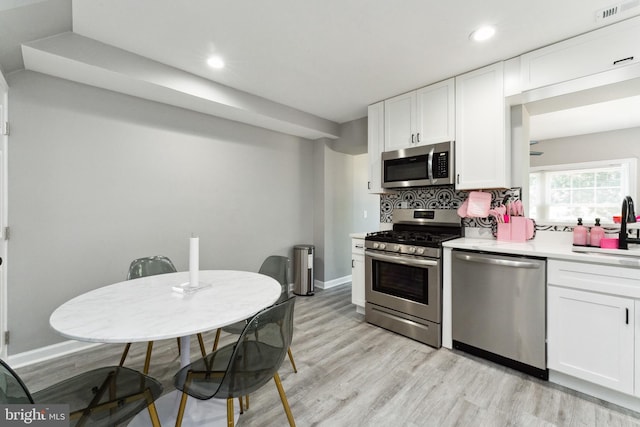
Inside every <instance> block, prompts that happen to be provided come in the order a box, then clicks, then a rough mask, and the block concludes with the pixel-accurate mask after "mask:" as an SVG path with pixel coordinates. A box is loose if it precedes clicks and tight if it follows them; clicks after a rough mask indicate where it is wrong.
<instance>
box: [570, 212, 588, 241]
mask: <svg viewBox="0 0 640 427" xmlns="http://www.w3.org/2000/svg"><path fill="white" fill-rule="evenodd" d="M573 244H574V245H576V246H587V227H585V226H584V225H582V218H578V225H576V226H575V227H573Z"/></svg>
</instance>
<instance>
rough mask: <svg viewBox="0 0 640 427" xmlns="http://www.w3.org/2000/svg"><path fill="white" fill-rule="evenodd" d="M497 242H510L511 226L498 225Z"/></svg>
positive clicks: (505, 224)
mask: <svg viewBox="0 0 640 427" xmlns="http://www.w3.org/2000/svg"><path fill="white" fill-rule="evenodd" d="M498 240H500V241H503V242H505V241H506V242H508V241H511V224H508V223H503V222H501V223H498Z"/></svg>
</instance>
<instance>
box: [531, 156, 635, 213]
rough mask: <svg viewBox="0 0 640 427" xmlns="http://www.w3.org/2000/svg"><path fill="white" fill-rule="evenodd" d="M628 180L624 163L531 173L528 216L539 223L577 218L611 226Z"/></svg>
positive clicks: (626, 166) (627, 172)
mask: <svg viewBox="0 0 640 427" xmlns="http://www.w3.org/2000/svg"><path fill="white" fill-rule="evenodd" d="M602 163H605V162H602ZM591 166H593V164H591ZM630 179H631V178H630V177H629V167H628V165H627V164H626V163H625V162H624V161H621V162H620V163H618V164H615V165H612V164H611V162H606V166H602V167H598V166H596V167H589V168H585V167H584V165H580V164H575V165H563V166H562V167H561V168H558V169H556V170H539V171H536V172H532V173H530V175H529V190H530V192H529V197H530V198H529V201H530V214H531V216H532V217H534V218H536V219H537V220H538V221H539V222H545V221H546V222H571V223H575V221H576V219H577V218H583V220H584V221H585V223H593V222H594V220H595V218H600V219H601V222H602V223H603V224H611V223H613V216H614V215H619V214H620V203H621V201H622V199H623V198H624V196H625V195H627V193H628V191H629V180H630ZM633 179H635V177H633Z"/></svg>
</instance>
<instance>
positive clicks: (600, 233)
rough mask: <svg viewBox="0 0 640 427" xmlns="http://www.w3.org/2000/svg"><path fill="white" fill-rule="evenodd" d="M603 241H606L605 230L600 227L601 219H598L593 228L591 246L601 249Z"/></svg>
mask: <svg viewBox="0 0 640 427" xmlns="http://www.w3.org/2000/svg"><path fill="white" fill-rule="evenodd" d="M602 239H604V228H602V227H600V218H596V225H594V226H593V227H591V243H590V244H591V246H595V247H598V248H599V247H600V241H601V240H602Z"/></svg>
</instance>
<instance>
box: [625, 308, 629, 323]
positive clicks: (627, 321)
mask: <svg viewBox="0 0 640 427" xmlns="http://www.w3.org/2000/svg"><path fill="white" fill-rule="evenodd" d="M625 311H626V312H627V320H626V323H627V325H628V324H629V309H628V308H625Z"/></svg>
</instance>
